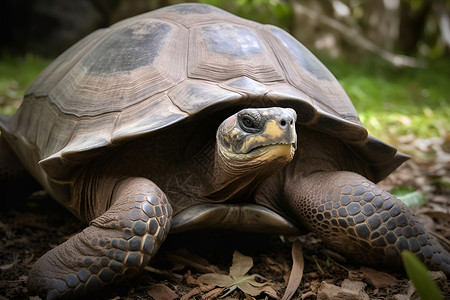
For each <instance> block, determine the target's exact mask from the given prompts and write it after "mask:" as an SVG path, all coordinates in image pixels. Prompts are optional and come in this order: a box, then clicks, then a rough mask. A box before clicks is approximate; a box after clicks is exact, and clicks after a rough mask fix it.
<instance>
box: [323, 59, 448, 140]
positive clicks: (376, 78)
mask: <svg viewBox="0 0 450 300" xmlns="http://www.w3.org/2000/svg"><path fill="white" fill-rule="evenodd" d="M322 61H323V62H324V63H325V64H326V65H327V67H328V68H329V69H330V70H331V71H332V72H333V73H334V74H335V76H336V77H337V78H338V80H339V82H340V83H341V84H342V86H343V87H344V89H345V90H346V92H347V94H348V95H349V97H350V98H351V99H352V101H353V103H354V105H355V107H356V109H357V111H358V113H359V115H360V118H361V121H362V122H363V124H364V125H365V126H366V128H367V129H368V130H369V132H370V133H371V134H372V135H375V136H377V137H380V138H382V139H387V140H390V141H392V140H394V141H395V140H396V137H398V136H404V135H413V136H415V137H421V138H427V137H432V136H443V135H445V134H448V133H449V131H450V60H448V59H447V60H444V59H442V60H440V61H431V62H429V63H428V66H427V67H426V68H423V69H412V68H405V69H398V68H395V67H392V66H391V65H389V64H387V63H385V62H383V61H380V60H377V59H374V58H371V59H366V60H364V61H362V62H361V63H359V64H357V65H352V64H349V63H345V62H342V61H337V60H331V59H322Z"/></svg>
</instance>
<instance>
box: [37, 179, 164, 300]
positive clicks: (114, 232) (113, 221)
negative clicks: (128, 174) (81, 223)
mask: <svg viewBox="0 0 450 300" xmlns="http://www.w3.org/2000/svg"><path fill="white" fill-rule="evenodd" d="M171 216H172V208H171V206H170V204H169V203H168V201H167V198H166V196H165V194H164V193H163V192H162V191H161V190H160V189H159V187H158V186H156V185H155V184H154V183H153V182H151V181H150V180H148V179H145V178H130V179H125V180H122V181H120V182H119V184H118V185H117V187H116V188H115V190H114V194H113V205H112V206H111V207H110V209H109V210H108V211H106V212H105V213H104V214H103V215H101V216H99V217H98V218H96V219H94V220H93V221H91V223H90V226H89V227H87V228H86V229H84V230H83V231H82V232H80V233H78V234H77V235H75V236H73V237H72V238H70V239H69V240H68V241H66V242H65V243H63V244H61V245H59V246H58V247H56V248H54V249H52V250H50V251H49V252H47V253H46V254H45V255H44V256H42V257H41V258H40V259H39V260H38V261H37V262H36V264H35V265H34V266H33V269H32V270H31V273H30V275H29V278H28V286H29V289H30V290H31V291H33V292H35V293H38V294H39V295H43V296H44V297H47V299H57V298H58V299H59V298H79V297H81V296H83V295H92V293H94V292H96V291H98V290H100V289H101V288H102V287H104V286H106V285H109V284H112V283H115V282H118V281H120V280H121V279H125V278H129V277H130V276H134V275H136V274H137V273H139V272H140V271H141V270H142V269H143V267H144V266H145V265H146V264H147V263H148V262H149V260H150V258H151V257H152V256H153V255H154V254H155V253H156V251H157V250H158V248H159V246H160V245H161V243H162V242H163V241H164V239H165V238H166V236H167V234H168V232H169V229H170V222H171Z"/></svg>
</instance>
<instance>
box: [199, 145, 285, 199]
mask: <svg viewBox="0 0 450 300" xmlns="http://www.w3.org/2000/svg"><path fill="white" fill-rule="evenodd" d="M278 168H280V164H273V163H272V164H271V163H267V161H265V159H264V158H263V157H261V159H252V160H251V161H249V160H244V159H236V158H235V157H228V156H226V155H224V154H223V153H222V152H221V151H220V148H219V146H218V145H216V148H215V156H214V169H213V172H212V178H211V181H210V189H209V190H208V191H207V197H208V198H209V199H212V200H217V201H221V202H222V201H226V200H228V199H231V198H234V197H235V196H237V195H240V196H245V195H249V194H251V193H252V192H253V191H254V190H255V189H256V188H257V187H258V185H259V184H260V183H261V182H262V181H263V180H264V179H265V178H267V177H268V176H269V175H270V174H272V171H274V169H278Z"/></svg>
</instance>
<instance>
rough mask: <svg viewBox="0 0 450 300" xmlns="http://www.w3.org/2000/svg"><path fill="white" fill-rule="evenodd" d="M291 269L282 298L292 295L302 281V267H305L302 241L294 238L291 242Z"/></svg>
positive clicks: (285, 298) (286, 298)
mask: <svg viewBox="0 0 450 300" xmlns="http://www.w3.org/2000/svg"><path fill="white" fill-rule="evenodd" d="M292 261H293V263H292V271H291V275H290V276H289V282H288V285H287V288H286V291H285V292H284V295H283V298H282V300H289V299H291V298H292V296H294V293H295V291H297V288H298V287H299V285H300V283H301V282H302V277H303V269H304V267H305V261H304V259H303V250H302V242H301V241H299V240H296V241H295V242H294V243H293V244H292Z"/></svg>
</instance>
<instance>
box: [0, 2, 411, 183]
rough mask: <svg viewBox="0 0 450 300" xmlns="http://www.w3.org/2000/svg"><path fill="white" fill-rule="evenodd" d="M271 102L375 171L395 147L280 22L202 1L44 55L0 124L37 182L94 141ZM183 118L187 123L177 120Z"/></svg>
mask: <svg viewBox="0 0 450 300" xmlns="http://www.w3.org/2000/svg"><path fill="white" fill-rule="evenodd" d="M242 106H254V107H264V106H281V107H292V108H294V109H295V110H296V111H297V115H298V119H297V123H298V124H300V125H303V126H309V127H312V128H314V129H315V130H318V131H321V132H324V133H326V134H329V135H332V136H334V137H337V138H339V139H341V140H342V141H343V142H345V143H346V144H347V145H348V147H349V149H351V151H354V153H355V155H357V156H359V157H361V158H362V159H363V161H365V162H366V163H367V164H368V165H370V170H371V174H364V175H365V176H367V177H368V178H369V179H371V180H373V181H379V180H381V179H382V178H384V177H385V176H387V175H388V174H389V173H390V172H391V171H392V170H394V169H395V168H396V167H397V166H398V165H400V164H401V163H402V162H403V161H404V160H405V156H403V155H402V154H400V153H397V151H396V149H395V148H393V147H391V146H389V145H387V144H385V143H383V142H381V141H379V140H377V139H375V138H374V137H372V136H370V135H368V133H367V131H366V129H365V128H364V127H363V126H362V125H361V122H360V120H359V118H358V114H357V112H356V110H355V108H354V107H353V104H352V102H351V101H350V99H349V98H348V96H347V95H346V93H345V91H344V90H343V89H342V87H341V86H340V85H339V83H338V82H337V80H336V79H335V77H334V76H333V75H332V74H331V73H330V72H329V71H328V70H327V68H326V67H324V66H323V64H322V63H321V62H320V61H319V60H318V59H317V58H316V57H315V56H314V55H313V54H312V53H311V52H310V51H308V50H307V49H306V48H305V47H304V46H303V45H302V44H301V43H299V42H298V41H297V40H296V39H294V38H293V37H292V36H291V35H289V34H288V33H287V32H285V31H284V30H282V29H280V28H278V27H275V26H272V25H262V24H259V23H256V22H253V21H249V20H246V19H242V18H240V17H237V16H234V15H232V14H230V13H227V12H225V11H223V10H221V9H218V8H215V7H213V6H209V5H193V4H180V5H176V6H171V7H166V8H162V9H159V10H155V11H152V12H149V13H145V14H142V15H138V16H136V17H133V18H130V19H126V20H124V21H121V22H118V23H116V24H115V25H113V26H111V27H109V28H106V29H100V30H97V31H95V32H93V33H92V34H90V35H88V36H87V37H85V38H84V39H82V40H81V41H79V42H78V43H77V44H75V45H74V46H72V47H71V48H70V49H69V50H67V51H66V52H64V53H63V54H62V55H60V56H59V57H58V58H57V59H56V60H55V61H54V62H53V63H51V64H50V65H49V66H48V67H47V68H46V69H45V70H44V71H43V72H42V73H41V74H40V76H39V77H38V78H37V79H36V80H35V81H34V82H33V83H32V84H31V86H30V87H29V88H28V89H27V91H26V94H25V98H24V102H23V104H22V106H21V107H20V109H19V110H18V112H17V113H16V114H15V115H13V116H1V118H0V127H1V129H2V132H3V133H4V135H5V137H6V139H7V140H8V142H9V144H10V145H13V148H15V150H16V153H18V155H19V157H20V159H21V161H22V162H23V164H24V165H25V167H27V169H28V170H29V171H30V172H31V173H32V174H33V175H34V176H35V177H36V178H38V179H39V181H40V182H41V184H43V185H44V186H46V187H47V189H49V190H50V191H51V190H55V189H57V186H58V185H57V184H55V182H70V180H71V176H72V174H74V172H75V171H76V170H77V169H78V168H79V167H80V166H81V165H82V164H84V163H86V162H87V161H88V160H89V159H92V158H95V157H96V156H97V155H100V154H101V153H102V151H103V150H104V149H105V147H118V146H120V145H121V144H123V143H124V142H126V141H128V140H130V139H135V138H137V137H140V136H143V135H151V134H152V133H154V132H157V131H160V130H162V129H163V128H166V129H169V130H170V126H171V125H173V124H175V123H178V122H181V121H183V122H189V120H190V118H192V117H193V116H194V115H198V114H199V113H205V114H211V113H213V112H214V111H215V110H218V109H221V108H223V107H228V108H230V107H231V108H232V107H236V108H237V107H239V108H240V107H242ZM187 124H188V123H187Z"/></svg>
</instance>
